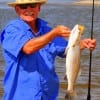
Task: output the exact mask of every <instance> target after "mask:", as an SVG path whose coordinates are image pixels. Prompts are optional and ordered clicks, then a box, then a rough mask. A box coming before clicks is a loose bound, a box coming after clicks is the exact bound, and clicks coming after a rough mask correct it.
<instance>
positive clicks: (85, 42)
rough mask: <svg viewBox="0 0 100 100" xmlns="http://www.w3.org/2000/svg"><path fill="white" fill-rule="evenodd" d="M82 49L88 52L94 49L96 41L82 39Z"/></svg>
mask: <svg viewBox="0 0 100 100" xmlns="http://www.w3.org/2000/svg"><path fill="white" fill-rule="evenodd" d="M82 43H83V44H82V45H83V46H84V48H88V49H89V50H94V49H95V47H96V40H95V39H90V38H89V39H84V40H83V42H82Z"/></svg>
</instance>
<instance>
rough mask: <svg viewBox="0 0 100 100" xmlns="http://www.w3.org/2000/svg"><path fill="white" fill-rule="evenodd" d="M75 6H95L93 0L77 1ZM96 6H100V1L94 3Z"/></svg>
mask: <svg viewBox="0 0 100 100" xmlns="http://www.w3.org/2000/svg"><path fill="white" fill-rule="evenodd" d="M74 4H75V5H80V6H81V5H84V6H88V5H89V6H92V4H93V1H92V0H80V1H76V2H74ZM94 5H95V6H100V1H99V0H96V1H94Z"/></svg>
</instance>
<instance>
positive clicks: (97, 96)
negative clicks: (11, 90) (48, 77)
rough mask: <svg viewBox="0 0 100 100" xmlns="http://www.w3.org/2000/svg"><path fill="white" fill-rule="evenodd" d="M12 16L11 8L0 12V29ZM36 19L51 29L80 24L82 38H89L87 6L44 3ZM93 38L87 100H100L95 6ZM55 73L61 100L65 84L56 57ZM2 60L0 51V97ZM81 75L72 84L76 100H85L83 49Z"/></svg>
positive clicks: (99, 23) (99, 11)
mask: <svg viewBox="0 0 100 100" xmlns="http://www.w3.org/2000/svg"><path fill="white" fill-rule="evenodd" d="M15 17H16V14H15V13H14V11H13V10H12V9H9V8H6V9H5V8H3V7H2V8H1V9H0V18H1V20H0V30H1V29H2V27H4V25H5V24H6V23H7V22H8V21H9V20H11V19H13V18H15ZM40 17H42V18H43V19H45V20H47V21H48V22H49V24H50V25H51V26H52V27H55V26H56V25H58V24H63V25H66V26H69V27H70V28H72V27H73V26H74V25H75V24H77V23H78V24H83V25H84V26H85V27H86V28H85V32H84V34H83V36H82V38H84V37H90V31H91V7H90V6H74V5H73V6H72V5H63V4H48V5H45V6H43V7H42V10H41V13H40ZM94 38H96V39H97V46H96V49H95V51H93V59H92V85H91V100H100V42H99V40H100V7H99V6H96V7H95V16H94ZM55 65H56V72H57V73H58V76H59V79H60V84H61V86H60V91H59V92H60V93H59V100H64V95H65V92H66V88H67V82H66V81H65V80H64V79H63V77H64V74H65V59H61V58H57V60H56V63H55ZM3 66H4V61H3V58H2V56H1V48H0V96H2V94H3V90H2V80H3V71H4V67H3ZM81 68H82V73H81V75H80V77H79V78H78V80H77V83H76V91H77V93H78V97H79V100H86V98H87V93H88V91H87V90H88V89H87V85H88V84H87V83H88V71H89V70H88V68H89V51H88V50H87V49H86V50H84V51H83V52H82V56H81Z"/></svg>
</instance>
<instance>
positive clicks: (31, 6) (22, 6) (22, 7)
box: [18, 3, 37, 9]
mask: <svg viewBox="0 0 100 100" xmlns="http://www.w3.org/2000/svg"><path fill="white" fill-rule="evenodd" d="M18 6H19V7H20V8H21V9H27V8H28V7H30V8H36V6H37V4H36V3H34V4H22V5H21V4H20V5H18Z"/></svg>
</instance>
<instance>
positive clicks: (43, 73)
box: [1, 0, 96, 100]
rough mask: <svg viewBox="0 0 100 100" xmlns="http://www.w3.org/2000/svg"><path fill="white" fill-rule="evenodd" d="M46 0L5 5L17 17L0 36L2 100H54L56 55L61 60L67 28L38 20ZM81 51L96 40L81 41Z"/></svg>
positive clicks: (93, 46) (56, 86)
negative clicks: (3, 67)
mask: <svg viewBox="0 0 100 100" xmlns="http://www.w3.org/2000/svg"><path fill="white" fill-rule="evenodd" d="M45 3H46V0H16V2H12V3H8V5H9V6H11V7H13V8H14V9H15V11H16V13H17V14H18V16H19V18H18V19H15V20H13V21H11V22H9V23H8V24H7V25H6V27H5V28H4V29H3V31H2V33H1V43H2V48H3V53H4V59H5V63H6V70H5V76H4V96H3V100H56V99H57V95H58V90H59V79H58V77H57V75H56V72H55V66H54V62H55V58H56V56H60V57H64V52H65V48H66V46H67V43H68V41H65V39H64V37H66V38H67V37H68V36H69V34H70V29H69V28H68V27H66V26H63V25H59V26H57V27H55V28H53V29H52V28H51V27H50V26H48V25H47V22H45V21H44V20H42V19H40V18H38V14H39V12H40V9H41V5H42V4H45ZM80 42H81V49H84V48H89V49H91V50H93V49H94V48H95V45H96V40H91V39H84V40H81V41H80Z"/></svg>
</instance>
